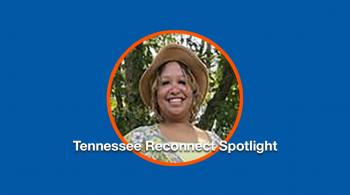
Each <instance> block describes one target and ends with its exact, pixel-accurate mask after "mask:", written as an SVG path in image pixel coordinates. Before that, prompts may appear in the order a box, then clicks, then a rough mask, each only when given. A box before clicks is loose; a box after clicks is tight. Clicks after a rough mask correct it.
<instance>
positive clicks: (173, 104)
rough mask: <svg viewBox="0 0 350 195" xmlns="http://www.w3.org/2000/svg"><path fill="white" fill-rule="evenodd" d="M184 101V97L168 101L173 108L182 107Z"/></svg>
mask: <svg viewBox="0 0 350 195" xmlns="http://www.w3.org/2000/svg"><path fill="white" fill-rule="evenodd" d="M183 101H184V98H182V97H174V98H169V99H168V102H169V104H170V105H172V106H177V105H181V104H182V102H183Z"/></svg>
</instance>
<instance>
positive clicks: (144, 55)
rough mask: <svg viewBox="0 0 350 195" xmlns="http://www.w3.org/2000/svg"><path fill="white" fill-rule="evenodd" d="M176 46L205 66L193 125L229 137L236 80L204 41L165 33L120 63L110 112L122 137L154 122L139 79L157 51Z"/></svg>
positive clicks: (235, 105) (235, 108) (236, 96)
mask: <svg viewBox="0 0 350 195" xmlns="http://www.w3.org/2000/svg"><path fill="white" fill-rule="evenodd" d="M169 43H178V44H181V45H184V46H186V47H188V48H191V49H192V50H193V51H194V52H196V53H197V55H198V56H199V58H200V59H201V60H202V61H203V62H204V63H205V64H206V65H207V68H208V70H209V78H210V79H209V91H208V94H207V96H206V99H205V101H204V103H203V104H202V106H201V108H200V111H199V113H198V116H197V120H196V122H195V124H196V126H198V127H200V128H201V129H205V130H211V131H214V132H216V133H217V134H218V135H219V136H220V137H221V138H222V139H225V138H226V136H227V135H228V134H229V132H230V130H231V128H232V126H233V124H234V121H235V119H236V117H237V112H238V108H239V101H240V100H239V93H240V92H239V88H238V83H237V80H236V77H235V75H234V73H233V71H232V69H231V66H230V64H229V63H228V61H227V60H226V59H225V57H224V56H223V55H222V54H221V53H220V52H219V51H218V50H217V49H216V48H214V47H213V46H212V45H210V44H209V43H207V42H206V41H204V40H202V39H199V38H197V37H193V36H190V35H185V34H165V35H160V36H157V37H155V38H152V39H149V40H147V41H144V42H143V43H141V44H139V45H138V46H137V47H136V48H134V49H133V50H132V51H131V52H130V53H129V54H128V55H127V56H126V57H125V59H124V60H123V61H122V63H121V64H120V66H119V69H118V71H117V72H116V74H115V76H114V78H113V83H112V89H111V90H112V91H111V97H110V100H111V101H110V102H111V105H110V106H111V110H112V114H113V117H114V119H115V121H116V124H117V126H118V129H119V130H120V131H121V133H122V134H123V135H125V134H127V133H128V132H130V131H131V130H132V129H134V128H136V127H139V126H145V125H152V124H154V123H156V120H155V118H154V117H153V113H152V112H151V111H150V110H149V109H148V108H147V107H146V106H145V105H144V104H143V102H142V100H141V97H140V95H139V90H138V86H139V79H140V78H141V75H142V74H143V72H144V71H145V70H146V68H147V67H148V66H149V65H150V64H151V62H152V59H153V57H154V56H155V55H156V53H157V52H158V51H159V49H160V48H162V47H163V46H165V45H167V44H169Z"/></svg>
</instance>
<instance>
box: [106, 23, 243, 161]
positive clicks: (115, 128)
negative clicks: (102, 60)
mask: <svg viewBox="0 0 350 195" xmlns="http://www.w3.org/2000/svg"><path fill="white" fill-rule="evenodd" d="M163 34H187V35H191V36H194V37H198V38H200V39H203V40H205V41H206V42H208V43H210V44H211V45H214V47H215V48H216V49H218V50H219V51H220V52H221V54H222V55H224V57H225V58H226V60H227V61H228V62H229V63H230V65H231V68H232V70H233V72H234V74H235V76H236V79H237V82H238V89H239V108H238V113H237V117H236V120H235V122H234V125H233V127H232V129H231V131H230V133H229V134H228V136H227V137H226V139H225V140H226V141H227V142H228V140H229V139H230V138H231V136H232V135H233V133H234V132H235V131H236V129H237V126H238V123H239V120H240V119H241V115H242V110H243V89H242V81H241V78H240V76H239V74H238V70H237V68H236V66H235V64H234V63H233V61H232V60H231V58H230V57H229V56H228V55H227V53H226V52H225V51H224V50H223V49H222V48H221V47H220V46H219V45H217V44H216V43H215V42H214V41H212V40H210V39H208V38H206V37H204V36H202V35H200V34H197V33H194V32H190V31H185V30H165V31H159V32H156V33H152V34H150V35H147V36H145V37H143V38H141V39H140V40H138V41H136V42H135V43H134V44H132V45H131V46H130V47H129V48H128V49H127V50H126V51H125V52H124V53H123V54H122V55H121V57H120V58H119V59H118V61H117V62H116V63H115V65H114V68H113V70H112V73H111V75H110V76H109V81H108V87H107V110H108V116H109V119H110V121H111V123H112V126H113V129H114V131H115V132H116V133H117V135H118V137H119V138H120V139H121V140H122V142H124V143H125V144H127V143H128V142H127V141H126V139H125V138H124V136H123V135H122V134H121V133H120V131H119V129H118V127H117V124H116V121H115V120H114V117H113V115H112V110H111V106H110V96H111V89H112V81H113V78H114V75H115V74H116V73H117V70H118V68H119V65H120V64H121V62H122V60H123V59H124V58H125V57H126V56H127V55H128V54H129V53H130V52H131V50H132V49H134V48H135V47H136V46H137V45H139V44H141V43H142V42H144V41H146V40H148V39H151V38H154V37H156V36H159V35H163ZM218 150H219V147H217V148H216V149H215V151H212V152H209V153H208V154H206V155H204V156H202V157H200V158H197V159H195V160H191V161H187V162H178V163H170V162H163V161H159V160H155V159H152V158H150V157H148V156H146V155H144V154H142V153H140V152H136V151H133V152H134V153H135V154H136V155H138V156H139V157H141V158H143V159H145V160H147V161H149V162H152V163H155V164H158V165H163V166H186V165H191V164H195V163H198V162H201V161H203V160H205V159H207V158H209V157H211V156H212V155H214V154H215V153H216V152H217V151H218Z"/></svg>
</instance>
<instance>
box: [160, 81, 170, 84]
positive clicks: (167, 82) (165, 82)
mask: <svg viewBox="0 0 350 195" xmlns="http://www.w3.org/2000/svg"><path fill="white" fill-rule="evenodd" d="M169 83H170V82H169V81H162V82H161V85H167V84H169Z"/></svg>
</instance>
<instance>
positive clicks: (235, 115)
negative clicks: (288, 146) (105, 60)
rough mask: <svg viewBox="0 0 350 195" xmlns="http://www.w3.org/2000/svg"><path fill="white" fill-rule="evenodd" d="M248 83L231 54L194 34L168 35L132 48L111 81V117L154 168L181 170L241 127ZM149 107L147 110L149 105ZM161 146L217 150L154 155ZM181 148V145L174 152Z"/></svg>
mask: <svg viewBox="0 0 350 195" xmlns="http://www.w3.org/2000/svg"><path fill="white" fill-rule="evenodd" d="M241 99H242V94H241V82H240V79H239V75H238V72H237V70H236V68H235V66H234V64H233V62H232V60H231V59H230V58H229V56H228V55H227V54H226V52H225V51H224V50H222V49H221V48H220V47H219V46H218V45H217V44H215V43H214V42H213V41H211V40H209V39H208V38H206V37H204V36H202V35H199V34H196V33H193V32H188V31H176V30H172V31H161V32H157V33H153V34H151V35H148V36H146V37H144V38H142V39H140V40H138V41H137V42H135V43H134V44H133V45H132V46H131V47H129V48H128V49H127V50H126V51H125V52H124V53H123V55H122V56H121V57H120V58H119V60H118V61H117V63H116V65H115V67H114V69H113V71H112V73H111V76H110V80H109V83H108V89H107V105H108V114H109V117H110V120H111V123H112V125H113V128H114V130H115V132H116V133H117V135H118V136H119V137H120V139H121V140H122V141H123V142H124V143H130V144H141V145H142V146H143V147H142V148H141V150H140V151H139V152H135V154H137V155H138V156H140V157H141V158H143V159H145V160H148V161H150V162H153V163H156V164H161V165H167V166H182V165H189V164H193V163H197V162H200V161H202V160H204V159H206V158H208V157H210V156H211V155H212V154H214V153H215V151H218V150H217V149H218V148H217V146H218V145H219V144H220V142H221V141H222V140H224V139H225V140H226V141H228V140H229V138H230V137H231V136H232V134H233V132H234V130H235V129H236V127H237V124H238V121H239V118H240V113H241V111H242V101H241ZM145 105H146V106H145ZM147 143H148V144H154V145H157V146H158V145H164V146H167V145H172V146H173V145H193V144H197V145H203V146H205V145H206V146H212V147H210V148H214V149H215V151H213V150H210V151H208V150H206V151H205V150H199V151H198V150H195V151H188V150H185V151H184V150H176V151H173V150H171V151H169V150H152V149H150V147H148V149H147ZM175 148H176V147H175Z"/></svg>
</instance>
